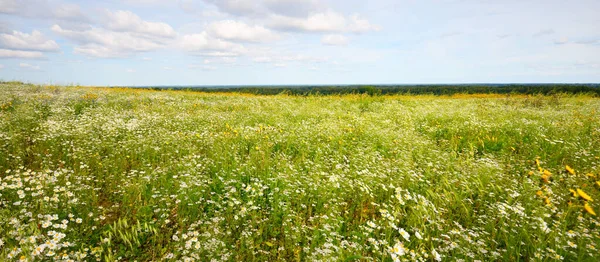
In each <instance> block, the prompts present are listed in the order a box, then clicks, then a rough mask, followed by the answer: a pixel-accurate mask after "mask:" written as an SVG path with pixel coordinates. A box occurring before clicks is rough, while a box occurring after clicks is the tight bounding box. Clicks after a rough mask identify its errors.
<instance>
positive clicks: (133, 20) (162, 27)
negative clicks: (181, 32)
mask: <svg viewBox="0 0 600 262" xmlns="http://www.w3.org/2000/svg"><path fill="white" fill-rule="evenodd" d="M105 16H106V17H105V25H106V28H107V29H110V30H113V31H117V32H130V33H135V34H139V35H145V36H150V37H164V38H173V37H175V36H176V35H177V34H176V33H175V30H173V28H172V27H171V26H170V25H168V24H166V23H162V22H149V21H144V20H142V19H141V18H140V17H139V16H138V15H136V14H134V13H132V12H130V11H123V10H118V11H115V12H111V11H108V10H106V12H105Z"/></svg>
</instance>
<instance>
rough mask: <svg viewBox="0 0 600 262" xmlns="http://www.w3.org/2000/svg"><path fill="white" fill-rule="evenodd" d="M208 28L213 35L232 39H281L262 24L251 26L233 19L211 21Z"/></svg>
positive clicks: (264, 40)
mask: <svg viewBox="0 0 600 262" xmlns="http://www.w3.org/2000/svg"><path fill="white" fill-rule="evenodd" d="M206 30H207V32H208V33H210V34H211V35H213V36H216V37H218V38H222V39H226V40H231V41H243V42H270V41H273V40H277V39H279V36H278V35H277V34H276V33H274V32H273V31H271V30H269V29H266V28H264V27H262V26H257V25H254V26H250V25H247V24H245V23H242V22H238V21H233V20H224V21H218V22H214V23H211V24H210V25H208V26H207V28H206Z"/></svg>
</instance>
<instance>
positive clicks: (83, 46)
mask: <svg viewBox="0 0 600 262" xmlns="http://www.w3.org/2000/svg"><path fill="white" fill-rule="evenodd" d="M598 14H600V1H597V0H590V1H585V0H581V1H554V0H547V1H532V0H521V1H511V0H506V1H485V0H481V1H469V0H445V1H416V0H415V1H412V0H397V1H393V0H374V1H362V0H347V1H341V0H338V1H327V0H169V1H167V0H124V1H117V0H114V1H113V0H103V1H68V0H0V79H2V80H21V81H27V82H34V83H54V84H82V85H246V84H248V85H260V84H297V85H301V84H377V83H380V84H394V83H399V84H402V83H482V82H485V83H514V82H523V83H533V82H542V83H544V82H571V83H572V82H578V83H581V82H596V83H597V82H600V16H599V15H598Z"/></svg>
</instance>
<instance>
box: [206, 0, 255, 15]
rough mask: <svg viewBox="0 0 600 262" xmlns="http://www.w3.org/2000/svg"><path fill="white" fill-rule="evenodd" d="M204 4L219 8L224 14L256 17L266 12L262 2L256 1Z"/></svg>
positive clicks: (214, 0) (213, 0)
mask: <svg viewBox="0 0 600 262" xmlns="http://www.w3.org/2000/svg"><path fill="white" fill-rule="evenodd" d="M204 2H207V3H210V4H213V5H215V6H217V7H218V8H219V10H221V11H223V12H226V13H229V14H233V15H239V16H248V15H256V14H260V13H263V12H264V11H265V10H264V7H263V6H262V5H261V1H256V0H204Z"/></svg>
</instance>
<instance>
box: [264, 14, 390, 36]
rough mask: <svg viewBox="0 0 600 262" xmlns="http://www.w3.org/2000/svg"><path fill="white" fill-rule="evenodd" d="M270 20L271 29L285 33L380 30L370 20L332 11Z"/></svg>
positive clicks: (277, 16)
mask: <svg viewBox="0 0 600 262" xmlns="http://www.w3.org/2000/svg"><path fill="white" fill-rule="evenodd" d="M269 20H270V21H269V25H270V27H272V28H275V29H279V30H285V31H297V32H323V33H331V32H353V33H364V32H368V31H378V30H380V27H379V26H377V25H373V24H371V23H370V22H369V21H368V20H366V19H363V18H360V17H359V16H358V15H352V16H351V17H350V18H347V17H345V16H344V15H342V14H340V13H337V12H334V11H331V10H329V11H326V12H322V13H314V14H311V15H309V16H308V17H306V18H297V17H289V16H281V15H274V16H271V18H270V19H269Z"/></svg>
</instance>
